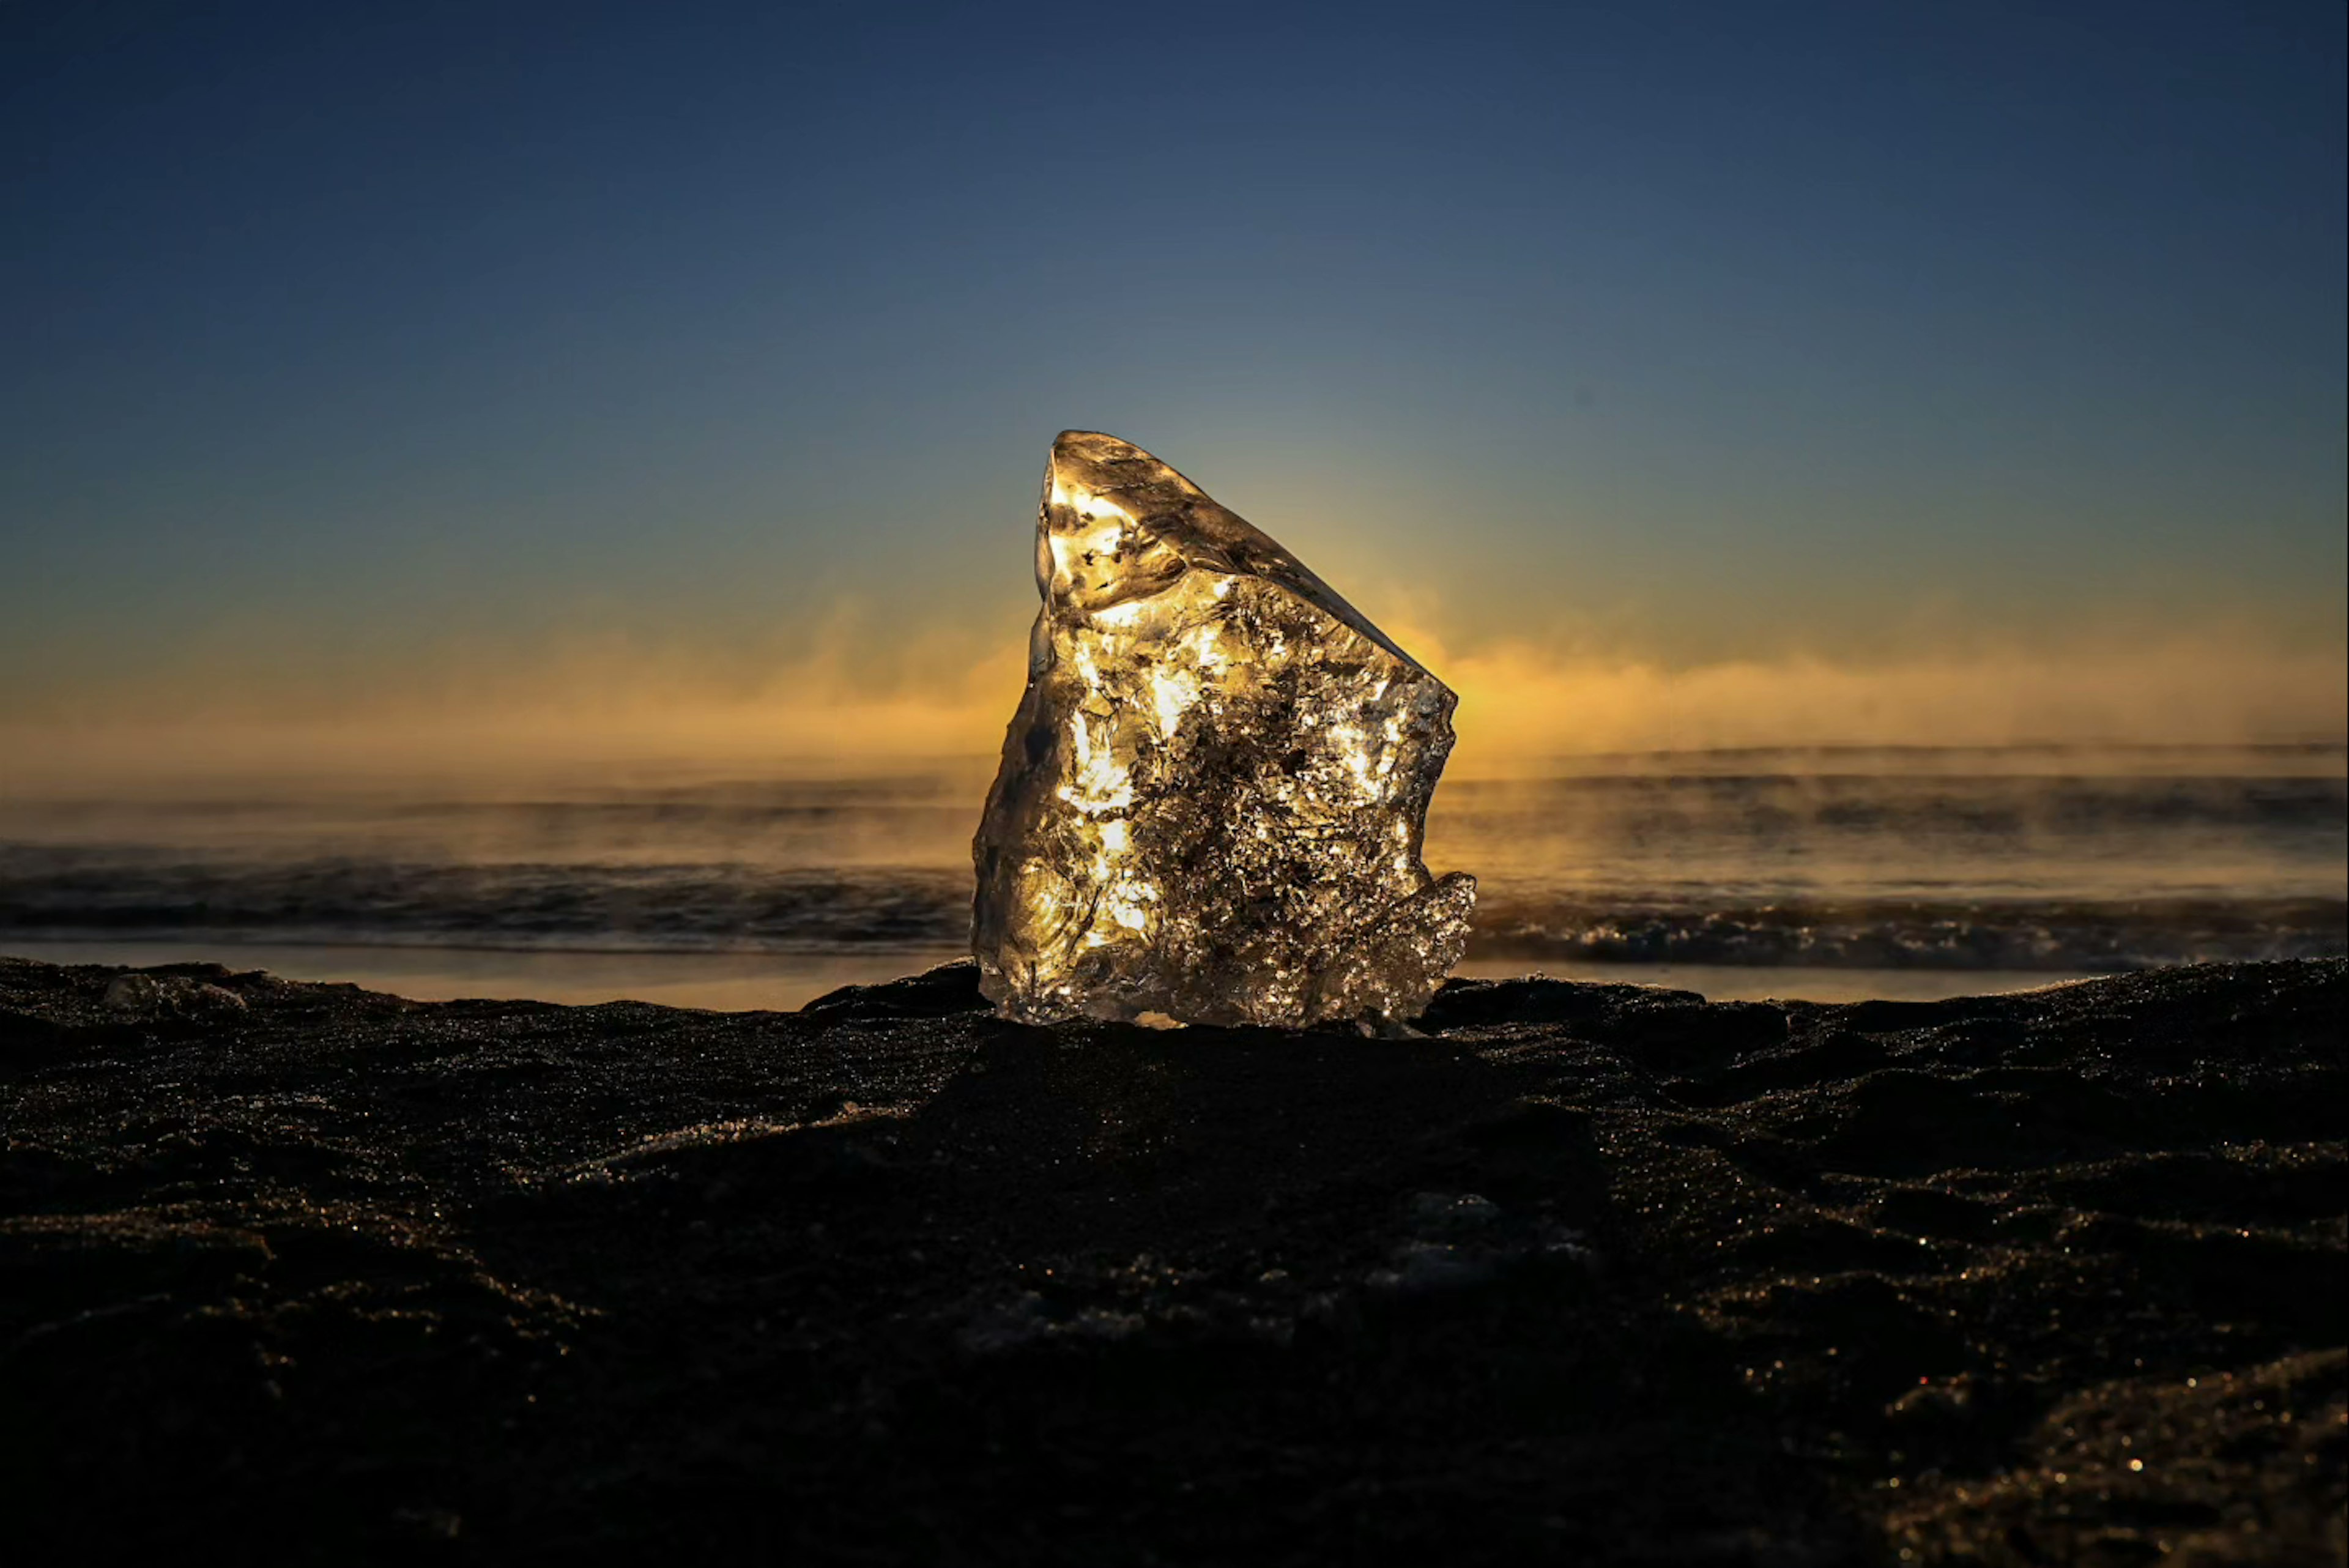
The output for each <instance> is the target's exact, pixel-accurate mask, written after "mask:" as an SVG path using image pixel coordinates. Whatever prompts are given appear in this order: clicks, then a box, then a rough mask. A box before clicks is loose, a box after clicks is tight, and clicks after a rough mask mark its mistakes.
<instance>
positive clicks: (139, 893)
mask: <svg viewBox="0 0 2349 1568" xmlns="http://www.w3.org/2000/svg"><path fill="white" fill-rule="evenodd" d="M1756 760H1757V759H1755V758H1754V757H1751V756H1748V755H1744V754H1742V753H1741V754H1733V755H1732V754H1723V753H1715V754H1711V755H1709V756H1707V757H1704V758H1700V759H1697V761H1696V763H1692V765H1687V766H1680V767H1677V768H1675V769H1673V770H1671V771H1664V772H1646V773H1640V772H1636V771H1634V772H1629V773H1624V772H1615V773H1601V774H1588V775H1583V776H1573V777H1557V778H1542V779H1529V780H1516V781H1490V782H1475V781H1470V782H1464V783H1455V784H1446V785H1445V786H1444V789H1443V790H1442V791H1441V792H1440V793H1439V795H1438V801H1437V812H1436V815H1435V816H1434V817H1433V818H1432V819H1431V821H1430V824H1429V836H1428V861H1429V864H1430V865H1431V866H1432V867H1434V868H1435V869H1437V870H1439V871H1442V870H1450V869H1454V868H1460V869H1466V870H1470V871H1473V872H1475V874H1476V875H1477V877H1478V878H1479V881H1480V883H1481V886H1482V898H1481V900H1480V903H1479V906H1478V910H1477V924H1476V929H1475V935H1474V937H1473V939H1472V942H1471V946H1470V956H1471V957H1472V958H1480V959H1495V960H1508V961H1523V962H1525V963H1526V964H1527V965H1528V966H1537V965H1538V964H1540V963H1541V962H1543V961H1561V962H1562V961H1586V962H1588V961H1598V962H1612V963H1674V964H1714V965H1721V964H1741V965H1786V966H1805V967H1814V968H1867V969H1945V970H1968V969H1984V970H1992V969H1995V970H2035V971H2105V970H2118V969H2132V968H2139V967H2145V966H2150V965H2158V964H2171V963H2180V962H2189V961H2202V960H2243V959H2270V958H2309V957H2323V956H2330V955H2339V954H2344V953H2349V783H2344V778H2343V776H2342V773H2343V762H2342V758H2341V756H2340V755H2339V748H2337V747H2335V748H2328V749H2327V750H2326V751H2325V752H2324V753H2323V754H2322V755H2313V756H2311V757H2307V758H2302V757H2299V756H2297V755H2294V756H2292V757H2287V758H2284V759H2282V762H2283V763H2289V764H2291V767H2292V770H2293V771H2292V772H2288V773H2282V774H2280V773H2279V772H2277V771H2276V769H2277V766H2278V761H2277V759H2275V758H2270V757H2251V758H2249V759H2248V760H2247V765H2246V766H2245V767H2244V769H2243V770H2242V771H2241V772H2240V773H2239V774H2225V773H2217V772H2205V771H2195V772H2179V771H2175V770H2173V771H2168V772H2151V773H2147V772H2138V773H2133V774H2116V775H2111V776H2097V775H2094V774H2085V773H2065V774H2060V775H2058V774H2044V773H2042V774H2033V773H2031V772H2029V771H2016V768H2015V766H2013V765H2004V766H2002V768H2001V770H2000V771H1980V772H1974V773H1969V774H1948V773H1934V772H1931V771H1930V770H1925V769H1920V767H1918V766H1916V765H1913V764H1914V763H1915V759H1890V760H1889V763H1887V762H1886V760H1885V759H1878V762H1879V763H1886V765H1883V766H1880V767H1879V768H1878V770H1877V771H1874V772H1841V773H1797V772H1792V771H1788V772H1774V773H1754V772H1748V771H1740V770H1742V769H1747V768H1750V767H1751V766H1752V764H1753V763H1754V762H1755V761H1756ZM1772 760H1773V761H1779V760H1781V759H1772ZM1829 760H1830V761H1831V762H1832V763H1834V764H1835V765H1837V766H1838V767H1842V766H1847V765H1849V763H1850V761H1851V759H1843V758H1837V759H1829ZM1928 760H1930V759H1928ZM2022 760H2023V763H2028V764H2029V766H2031V767H2044V766H2045V765H2046V759H2044V758H2040V757H2024V758H2023V759H2022ZM2212 760H2213V759H2210V758H2207V757H2203V756H2199V755H2197V756H2195V757H2193V758H2190V759H2189V761H2190V762H2192V763H2196V764H2198V766H2200V767H2207V765H2208V763H2209V762H2210V761H2212ZM2222 760H2223V759H2222ZM1683 761H1686V759H1683ZM2007 761H2008V762H2009V763H2013V759H2008V760H2007ZM2059 761H2061V762H2062V763H2063V764H2064V766H2066V767H2070V766H2071V765H2072V759H2069V758H2065V759H2059ZM2254 767H2256V770H2257V771H2254ZM2312 768H2313V770H2314V771H2313V772H2310V771H2307V770H2309V769H2312ZM975 815H976V803H975V798H974V796H973V794H972V793H971V789H970V786H968V784H967V783H966V782H962V781H936V780H931V781H923V780H896V781H875V782H874V783H870V784H865V783H856V782H847V783H843V782H839V781H834V782H831V783H821V782H808V783H800V782H788V781H786V782H774V783H758V784H729V785H721V786H708V787H690V788H668V789H661V790H639V791H625V790H616V791H608V792H605V793H603V794H598V795H595V796H594V797H591V798H578V799H570V800H545V801H531V802H512V801H508V802H466V801H450V800H420V801H419V800H405V801H397V802H393V801H386V802H381V803H377V804H374V805H368V804H367V803H364V802H359V803H354V802H350V801H343V802H340V803H335V802H319V801H314V802H307V803H300V802H287V801H284V800H266V801H264V800H253V801H244V802H234V801H229V802H221V801H212V802H181V803H170V802H165V803H149V804H146V805H137V804H133V803H125V802H112V803H87V802H84V803H71V802H65V803H50V804H48V805H26V804H24V803H18V804H16V805H11V806H5V807H0V945H5V943H6V942H7V941H8V940H9V939H10V938H12V937H13V938H16V939H21V940H41V939H53V940H88V939H91V938H99V939H112V940H144V939H155V938H160V939H168V940H171V941H173V942H174V943H177V944H182V945H188V946H191V947H194V946H199V945H205V944H235V943H247V944H263V943H305V944H320V943H333V944H352V945H370V946H374V945H383V946H397V947H424V948H447V949H483V950H494V949H509V950H572V951H582V952H593V951H604V952H705V953H716V952H736V953H757V952H778V953H783V952H790V953H826V952H829V953H854V952H858V951H867V950H876V949H882V948H901V947H902V948H927V949H936V948H940V947H952V946H955V945H958V944H959V943H961V942H962V941H963V940H965V939H966V937H967V935H968V929H969V910H970V893H971V886H970V871H969V869H968V867H969V860H968V842H969V840H968V834H969V830H970V827H971V826H972V822H973V819H974V817H975Z"/></svg>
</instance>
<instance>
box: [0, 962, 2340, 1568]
mask: <svg viewBox="0 0 2349 1568" xmlns="http://www.w3.org/2000/svg"><path fill="white" fill-rule="evenodd" d="M970 977H971V971H969V970H968V968H967V967H964V968H956V969H948V970H943V971H932V972H931V973H930V974H928V975H926V976H922V977H919V978H916V979H914V980H909V981H902V982H899V983H897V984H895V985H891V986H883V987H874V988H867V989H864V990H862V991H855V992H843V993H840V994H837V995H835V996H833V997H831V998H828V999H826V1000H824V1001H823V1002H819V1003H816V1004H813V1005H812V1006H810V1007H809V1008H807V1009H806V1010H804V1011H803V1012H797V1013H711V1012H687V1011H677V1010H670V1009H664V1008H658V1007H653V1006H648V1005H644V1004H637V1003H617V1004H612V1005H606V1006H599V1007H581V1008H564V1007H556V1006H552V1005H545V1004H539V1003H528V1002H449V1003H430V1004H427V1003H417V1002H407V1001H403V1000H400V999H398V998H396V997H391V996H385V995H378V994H373V993H368V992H361V991H357V990H356V989H353V988H349V987H337V986H328V985H309V984H294V983H291V982H287V981H279V980H276V979H274V978H273V977H270V976H268V975H265V974H261V973H257V972H255V973H233V972H231V971H227V970H224V969H219V968H212V967H198V966H182V967H180V968H176V969H173V970H169V971H150V972H148V973H147V974H146V975H144V976H139V975H131V976H127V977H126V975H125V972H124V971H117V970H109V969H100V968H58V967H53V966H49V965H46V964H39V963H33V962H28V961H0V1106H5V1132H6V1147H5V1166H0V1214H4V1215H5V1219H0V1271H5V1272H4V1273H0V1277H5V1286H0V1347H5V1348H0V1429H5V1432H6V1433H7V1442H8V1449H9V1452H8V1454H7V1456H6V1462H5V1465H0V1476H5V1482H0V1485H5V1493H6V1495H5V1504H6V1510H5V1512H6V1517H7V1519H8V1520H9V1521H10V1529H9V1534H10V1535H11V1536H12V1537H13V1539H14V1542H15V1543H16V1548H17V1552H16V1553H12V1555H14V1556H15V1560H16V1561H19V1562H24V1563H35V1562H50V1561H74V1562H86V1563H99V1562H114V1561H142V1560H151V1559H153V1558H154V1557H155V1556H157V1555H158V1554H169V1555H170V1556H171V1557H178V1556H181V1555H184V1554H186V1553H188V1552H191V1551H192V1550H195V1549H197V1548H200V1547H201V1548H204V1549H207V1550H208V1551H210V1552H214V1553H226V1554H233V1555H235V1556H237V1557H242V1558H247V1559H253V1560H268V1561H333V1562H351V1561H371V1560H418V1561H450V1562H460V1561H477V1562H484V1563H489V1562H524V1561H528V1562H556V1561H570V1562H577V1561H614V1560H629V1561H643V1560H650V1559H660V1560H679V1561H685V1560H694V1559H698V1558H702V1557H706V1556H714V1555H716V1554H718V1553H720V1552H756V1553H759V1554H760V1555H761V1557H765V1556H772V1557H774V1558H776V1559H777V1560H781V1561H791V1562H804V1563H897V1562H905V1563H1072V1564H1073V1563H1086V1564H1099V1563H1167V1564H1174V1563H1258V1562H1265V1563H1300V1564H1301V1563H1343V1562H1350V1561H1362V1562H1371V1561H1377V1562H1385V1561H1407V1562H1414V1563H1526V1562H1558V1563H1772V1564H1795V1563H1879V1562H1882V1563H1893V1562H1919V1563H1983V1564H1991V1563H1999V1564H2006V1563H2013V1564H2043V1563H2098V1564H2115V1565H2118V1564H2136V1563H2153V1562H2157V1561H2159V1562H2166V1563H2339V1562H2340V1561H2342V1558H2343V1554H2344V1544H2349V1540H2344V1524H2343V1509H2344V1496H2349V1493H2344V1454H2345V1453H2349V1431H2345V1430H2344V1421H2349V1407H2344V1348H2343V1344H2344V1336H2343V1332H2342V1311H2341V1306H2340V1303H2341V1301H2342V1300H2343V1299H2344V1298H2343V1293H2342V1289H2341V1287H2342V1286H2343V1284H2344V1267H2343V1262H2344V1212H2343V1211H2344V1181H2343V1175H2344V1142H2343V1126H2342V1119H2341V1118H2342V1106H2343V1105H2344V1096H2343V1090H2344V1062H2343V1056H2344V1012H2349V964H2344V962H2343V961H2337V960H2321V961H2295V962H2278V963H2264V964H2244V965H2230V966H2204V967H2196V968H2186V969H2177V970H2168V971H2151V972H2145V973H2138V974H2131V975H2125V976H2118V977H2115V978H2112V979H2107V980H2101V981H2090V982H2085V983H2082V984H2078V985H2074V986H2069V987H2064V988H2060V989H2056V990H2053V991H2045V992H2028V993H2023V994H2018V995H2009V996H2000V997H1991V998H1978V999H1969V1000H1961V1001H1956V1002H1902V1003H1888V1002H1863V1003H1857V1004H1853V1005H1845V1006H1826V1005H1813V1004H1799V1003H1798V1004H1791V1005H1788V1006H1785V1007H1778V1006H1772V1005H1764V1004H1758V1003H1727V1004H1718V1005H1708V1004H1706V1003H1704V1002H1702V1001H1701V1000H1700V999H1698V998H1696V997H1694V996H1692V995H1690V994H1687V993H1674V992H1656V991H1651V990H1646V989H1642V988H1636V987H1628V986H1599V985H1568V984H1563V983H1559V982H1548V981H1505V982H1498V983H1482V982H1479V983H1460V982H1455V983H1454V985H1453V986H1451V987H1450V988H1448V989H1447V990H1446V991H1445V992H1444V993H1443V995H1442V996H1441V997H1439V999H1438V1001H1437V1003H1436V1005H1435V1007H1434V1008H1433V1010H1432V1011H1431V1013H1430V1015H1429V1016H1428V1018H1427V1019H1426V1020H1424V1021H1423V1024H1424V1027H1425V1028H1426V1029H1427V1030H1428V1031H1429V1037H1428V1038H1425V1039H1420V1040H1410V1041H1369V1040H1362V1039H1358V1038H1353V1037H1350V1036H1348V1035H1343V1034H1339V1033H1271V1032H1245V1031H1223V1030H1189V1031H1182V1032H1154V1031H1150V1030H1144V1029H1139V1028H1129V1027H1113V1026H1088V1027H1070V1028H1062V1029H1056V1030H1050V1031H1047V1030H1036V1029H1028V1028H1022V1027H1019V1026H1015V1025H1011V1024H1008V1023H1000V1022H998V1021H997V1020H995V1019H993V1018H992V1017H990V1016H988V1014H986V1013H985V1012H981V1011H978V1004H977V999H976V995H975V992H974V989H973V987H972V984H971V978H970Z"/></svg>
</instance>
